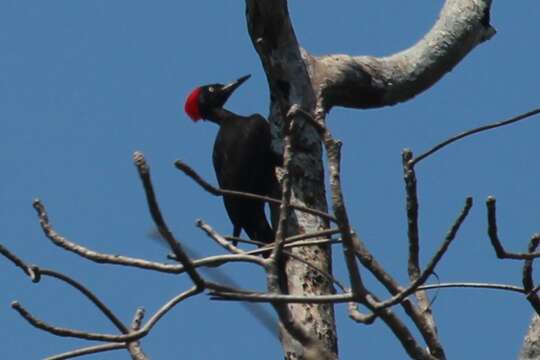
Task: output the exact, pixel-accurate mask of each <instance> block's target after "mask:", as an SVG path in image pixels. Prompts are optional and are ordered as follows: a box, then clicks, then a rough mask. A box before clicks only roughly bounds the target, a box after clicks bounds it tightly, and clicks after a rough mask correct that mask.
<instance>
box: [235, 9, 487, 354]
mask: <svg viewBox="0 0 540 360" xmlns="http://www.w3.org/2000/svg"><path fill="white" fill-rule="evenodd" d="M328 6H333V5H331V4H329V5H328ZM490 6H491V0H447V1H446V2H445V4H444V6H443V9H442V11H441V13H440V16H439V19H438V20H437V22H436V23H435V25H434V26H433V28H432V29H431V30H430V31H429V32H428V33H427V34H426V35H425V36H424V38H423V39H421V40H420V41H418V42H417V43H416V44H415V45H414V46H412V47H410V48H409V49H406V50H404V51H401V52H399V53H397V54H394V55H391V56H387V57H380V58H377V57H372V56H352V55H346V54H340V55H326V56H313V55H311V54H309V52H308V51H306V50H304V49H302V48H301V47H300V44H298V41H297V39H296V36H295V33H294V29H293V26H292V23H291V20H290V17H289V13H288V7H287V1H286V0H246V17H247V25H248V30H249V34H250V37H251V39H252V42H253V45H254V47H255V49H256V51H257V53H258V54H259V56H260V59H261V62H262V65H263V67H264V71H265V73H266V76H267V80H268V84H269V88H270V94H271V96H270V100H271V104H270V115H269V121H270V123H271V126H272V131H273V146H274V148H275V150H276V151H278V152H280V151H282V147H283V132H282V129H283V123H284V121H283V115H285V114H287V112H288V111H289V110H290V109H291V108H292V107H293V106H294V107H299V108H301V109H302V110H304V111H305V112H307V113H309V114H311V115H312V116H313V117H314V118H316V119H317V121H320V122H321V123H324V122H325V120H326V114H327V113H328V112H329V111H330V109H331V108H332V107H334V106H344V107H352V108H374V107H382V106H387V105H394V104H396V103H399V102H402V101H406V100H409V99H411V98H413V97H414V96H416V95H417V94H419V93H421V92H423V91H424V90H426V89H428V88H429V87H430V86H431V85H433V84H434V83H435V82H437V81H438V80H439V79H440V78H441V77H442V76H443V75H444V74H446V73H447V72H449V71H450V70H452V68H453V67H454V66H455V65H457V64H458V63H459V62H460V60H461V59H463V57H464V56H465V55H467V54H468V53H469V52H470V51H471V50H472V49H474V48H475V47H476V46H477V45H479V44H480V43H482V42H484V41H486V40H488V39H489V38H491V36H493V35H494V34H495V30H494V29H493V28H492V27H491V25H490V23H489V19H490V15H489V11H490ZM293 121H294V124H295V126H294V129H293V132H292V152H293V158H292V165H291V172H290V177H291V187H292V198H291V200H292V201H294V202H296V203H300V204H303V205H306V206H309V207H312V208H316V209H320V210H323V211H327V208H328V205H327V202H326V194H325V182H324V170H323V163H322V146H321V139H320V137H319V134H318V133H317V131H316V130H315V128H314V127H313V126H312V125H311V124H309V122H307V121H304V119H302V118H300V117H299V118H297V119H294V120H293ZM327 227H328V224H327V223H326V222H325V221H323V220H322V219H321V218H319V217H316V216H313V215H310V214H306V213H302V212H299V211H294V212H292V215H291V216H290V218H289V221H288V229H287V235H288V236H291V235H294V234H299V233H300V234H301V233H308V232H315V231H319V230H321V229H324V228H327ZM293 252H294V253H295V254H296V255H297V256H299V257H301V258H302V259H304V260H305V261H308V262H310V263H311V264H313V265H315V266H316V267H318V268H320V269H322V270H324V271H327V272H331V251H330V248H329V247H328V246H320V247H314V246H312V247H305V248H302V247H299V248H295V249H294V250H293ZM286 270H287V276H288V286H289V293H290V294H295V295H303V296H309V295H316V294H330V293H332V292H333V288H332V284H331V283H330V282H329V281H328V280H326V279H324V278H322V277H321V276H318V275H317V273H316V272H314V271H313V270H311V269H310V268H309V267H307V266H306V265H305V264H303V263H301V262H298V261H294V260H289V261H288V263H287V267H286ZM288 306H289V308H290V310H291V312H292V314H293V315H294V320H295V321H297V322H298V324H300V326H301V327H303V328H304V331H305V333H307V334H308V335H309V336H311V337H312V339H314V340H316V341H317V342H318V346H317V347H309V346H308V347H306V344H305V343H304V344H300V342H299V341H297V339H294V337H293V336H291V335H290V334H289V333H288V332H287V331H286V329H283V328H282V331H281V340H282V345H283V350H284V353H285V358H286V359H323V358H328V359H336V358H337V357H338V355H337V334H336V327H335V319H334V311H333V307H332V306H331V305H325V304H289V305H288Z"/></svg>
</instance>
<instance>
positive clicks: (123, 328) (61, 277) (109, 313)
mask: <svg viewBox="0 0 540 360" xmlns="http://www.w3.org/2000/svg"><path fill="white" fill-rule="evenodd" d="M34 269H35V270H36V272H37V271H39V272H40V273H41V275H45V276H50V277H54V278H56V279H58V280H61V281H63V282H65V283H66V284H69V285H71V286H72V287H74V288H75V289H77V290H78V291H80V292H81V293H82V294H83V295H84V296H86V297H87V298H88V299H89V300H90V301H91V302H92V303H93V304H94V305H95V306H96V307H97V308H98V309H99V310H100V311H101V312H102V313H103V314H104V315H105V316H106V317H107V318H108V319H109V320H110V321H111V322H112V323H113V324H114V325H115V326H116V327H117V328H118V330H120V331H121V332H122V333H124V334H127V333H129V329H128V328H127V327H126V326H125V325H124V323H123V322H122V321H120V319H118V318H117V317H116V315H114V313H113V312H112V311H111V309H109V307H108V306H107V305H105V304H104V303H103V302H102V301H101V300H100V299H99V298H98V297H97V296H96V295H95V294H94V293H93V292H92V291H90V290H89V289H88V288H86V287H85V286H84V285H82V284H81V283H79V282H77V281H75V280H74V279H72V278H70V277H69V276H67V275H65V274H62V273H59V272H56V271H53V270H47V269H39V268H38V267H34Z"/></svg>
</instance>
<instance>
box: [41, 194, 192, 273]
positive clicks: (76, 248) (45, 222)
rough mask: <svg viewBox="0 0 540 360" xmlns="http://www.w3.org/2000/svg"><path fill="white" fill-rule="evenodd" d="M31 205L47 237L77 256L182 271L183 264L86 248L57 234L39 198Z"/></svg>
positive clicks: (162, 270)
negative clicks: (148, 259) (164, 262)
mask: <svg viewBox="0 0 540 360" xmlns="http://www.w3.org/2000/svg"><path fill="white" fill-rule="evenodd" d="M33 206H34V209H36V211H37V213H38V216H39V222H40V225H41V228H42V229H43V232H44V233H45V236H47V238H49V239H50V240H51V241H52V242H53V243H54V244H55V245H57V246H59V247H61V248H63V249H65V250H67V251H70V252H73V253H75V254H77V255H79V256H82V257H84V258H86V259H88V260H91V261H93V262H96V263H99V264H112V265H124V266H131V267H136V268H140V269H145V270H154V271H159V272H164V273H169V274H178V273H181V272H183V271H184V267H183V266H179V265H170V264H163V263H158V262H152V261H147V260H143V259H137V258H130V257H127V256H120V255H112V254H103V253H99V252H96V251H94V250H91V249H88V248H86V247H84V246H81V245H79V244H76V243H74V242H71V241H69V240H68V239H66V238H65V237H63V236H61V235H60V234H58V233H57V232H56V231H55V230H54V229H53V227H52V226H51V224H50V223H49V217H48V216H47V212H46V210H45V206H44V205H43V203H42V202H41V201H40V200H39V199H35V200H34V202H33Z"/></svg>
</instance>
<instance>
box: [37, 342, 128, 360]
mask: <svg viewBox="0 0 540 360" xmlns="http://www.w3.org/2000/svg"><path fill="white" fill-rule="evenodd" d="M126 347H127V345H126V344H123V343H108V344H102V345H95V346H88V347H84V348H80V349H77V350H73V351H68V352H65V353H62V354H58V355H54V356H49V357H47V358H45V359H43V360H66V359H73V358H76V357H79V356H83V355H91V354H97V353H101V352H106V351H111V350H118V349H125V348H126Z"/></svg>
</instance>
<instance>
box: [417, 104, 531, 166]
mask: <svg viewBox="0 0 540 360" xmlns="http://www.w3.org/2000/svg"><path fill="white" fill-rule="evenodd" d="M538 113H540V109H535V110H531V111H528V112H526V113H524V114H521V115H517V116H514V117H512V118H510V119H507V120H501V121H497V122H495V123H493V124H488V125H483V126H480V127H477V128H475V129H471V130H468V131H465V132H462V133H460V134H458V135H455V136H452V137H451V138H449V139H447V140H445V141H443V142H442V143H440V144H438V145H435V146H434V147H432V148H431V149H429V150H428V151H426V152H425V153H423V154H421V155H419V156H417V157H416V158H414V159H412V160H411V163H412V164H411V165H413V166H414V165H415V164H417V163H419V162H420V161H422V160H424V159H425V158H427V157H428V156H430V155H433V154H434V153H436V152H437V151H439V150H441V149H442V148H444V147H446V146H447V145H450V144H452V143H454V142H456V141H458V140H461V139H463V138H464V137H467V136H470V135H474V134H477V133H479V132H482V131H487V130H491V129H495V128H498V127H501V126H505V125H510V124H513V123H515V122H518V121H521V120H524V119H527V118H530V117H531V116H533V115H536V114H538Z"/></svg>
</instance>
